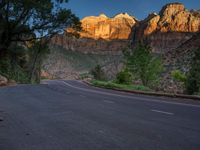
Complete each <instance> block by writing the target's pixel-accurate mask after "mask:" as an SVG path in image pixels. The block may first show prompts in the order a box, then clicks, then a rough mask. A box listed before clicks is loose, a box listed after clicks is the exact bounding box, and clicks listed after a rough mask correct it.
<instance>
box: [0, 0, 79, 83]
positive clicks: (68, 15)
mask: <svg viewBox="0 0 200 150" xmlns="http://www.w3.org/2000/svg"><path fill="white" fill-rule="evenodd" d="M67 2H68V1H67V0H0V73H1V74H5V76H7V77H8V78H11V79H15V80H18V79H20V80H23V78H28V79H30V80H32V78H33V75H34V74H35V72H36V71H35V70H38V67H36V66H40V65H38V63H39V62H41V59H42V56H44V55H43V54H44V53H43V52H44V51H46V48H47V47H46V46H47V44H46V42H45V43H44V42H41V41H44V39H50V38H51V37H52V36H54V35H55V34H58V33H62V32H63V31H64V29H66V28H68V27H69V28H72V29H76V30H75V31H78V30H81V24H80V22H79V18H78V17H76V16H75V15H74V14H73V13H72V12H71V11H70V10H69V9H65V8H64V7H62V5H63V4H66V3H67ZM29 43H35V44H33V45H34V46H33V47H32V48H30V47H29V46H28V47H29V48H27V46H26V45H28V44H29ZM39 43H40V44H39ZM43 44H44V45H43ZM39 45H40V46H39ZM42 45H43V46H42ZM36 47H37V48H36ZM42 48H44V49H43V50H42ZM29 55H31V57H29ZM34 60H35V61H34ZM30 62H32V64H31V65H30ZM33 66H34V67H33ZM30 68H31V69H32V70H30ZM36 68H37V69H36ZM30 71H31V72H32V73H29V72H30ZM33 72H34V73H33ZM27 74H29V75H27ZM31 74H32V75H31ZM21 76H22V77H21ZM25 76H29V77H25Z"/></svg>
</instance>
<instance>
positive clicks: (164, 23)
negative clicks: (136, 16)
mask: <svg viewBox="0 0 200 150" xmlns="http://www.w3.org/2000/svg"><path fill="white" fill-rule="evenodd" d="M199 14H200V11H194V10H192V11H189V10H187V9H186V8H185V7H184V5H183V4H180V3H171V4H167V5H165V6H164V7H163V8H162V9H161V11H160V12H159V14H156V13H152V14H150V15H149V16H148V17H147V18H146V19H144V20H142V21H140V22H138V23H137V24H136V25H135V26H134V29H133V43H136V42H138V41H139V40H144V41H145V42H147V43H148V44H149V45H150V46H151V47H152V51H153V52H155V53H162V54H163V53H165V52H167V51H170V50H173V49H176V48H177V47H179V46H180V45H181V44H182V43H184V42H186V41H187V40H189V39H190V38H192V36H193V35H194V34H195V33H196V32H198V31H199V29H200V17H199Z"/></svg>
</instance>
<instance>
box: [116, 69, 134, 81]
mask: <svg viewBox="0 0 200 150" xmlns="http://www.w3.org/2000/svg"><path fill="white" fill-rule="evenodd" d="M132 79H133V78H132V74H131V73H130V72H128V70H127V69H125V70H123V71H121V72H119V73H118V74H117V75H116V83H119V84H131V82H132Z"/></svg>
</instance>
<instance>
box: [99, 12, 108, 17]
mask: <svg viewBox="0 0 200 150" xmlns="http://www.w3.org/2000/svg"><path fill="white" fill-rule="evenodd" d="M99 17H102V18H108V17H107V16H106V15H105V14H104V13H101V14H100V15H99Z"/></svg>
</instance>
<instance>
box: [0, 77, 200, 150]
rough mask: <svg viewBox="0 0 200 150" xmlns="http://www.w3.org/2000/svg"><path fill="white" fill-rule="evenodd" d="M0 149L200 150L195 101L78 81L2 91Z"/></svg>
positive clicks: (198, 106) (199, 112)
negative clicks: (137, 93)
mask: <svg viewBox="0 0 200 150" xmlns="http://www.w3.org/2000/svg"><path fill="white" fill-rule="evenodd" d="M0 150H200V103H199V102H196V101H188V100H179V99H172V98H162V97H160V98H158V97H152V96H142V95H134V94H127V93H121V92H115V91H111V90H104V89H99V88H93V87H89V86H87V85H85V84H83V83H81V82H79V81H47V82H45V84H42V85H19V86H16V87H5V88H1V89H0Z"/></svg>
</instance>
